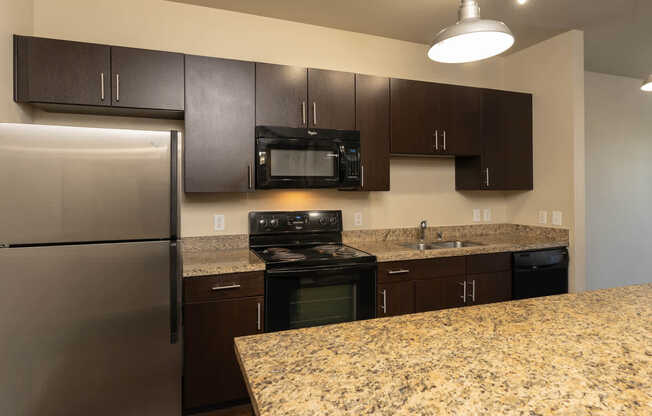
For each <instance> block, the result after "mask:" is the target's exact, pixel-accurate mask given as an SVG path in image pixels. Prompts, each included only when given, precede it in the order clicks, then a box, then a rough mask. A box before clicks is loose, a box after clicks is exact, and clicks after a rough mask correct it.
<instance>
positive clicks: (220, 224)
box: [213, 214, 224, 231]
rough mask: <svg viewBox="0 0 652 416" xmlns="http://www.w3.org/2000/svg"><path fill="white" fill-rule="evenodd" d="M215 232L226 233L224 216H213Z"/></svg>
mask: <svg viewBox="0 0 652 416" xmlns="http://www.w3.org/2000/svg"><path fill="white" fill-rule="evenodd" d="M213 231H224V215H222V214H215V215H214V216H213Z"/></svg>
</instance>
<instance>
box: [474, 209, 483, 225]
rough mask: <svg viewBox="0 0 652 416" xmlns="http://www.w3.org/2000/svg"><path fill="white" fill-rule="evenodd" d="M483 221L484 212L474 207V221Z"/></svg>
mask: <svg viewBox="0 0 652 416" xmlns="http://www.w3.org/2000/svg"><path fill="white" fill-rule="evenodd" d="M480 221H482V214H481V213H480V209H478V208H474V209H473V222H480Z"/></svg>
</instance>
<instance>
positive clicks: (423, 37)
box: [172, 0, 652, 78]
mask: <svg viewBox="0 0 652 416" xmlns="http://www.w3.org/2000/svg"><path fill="white" fill-rule="evenodd" d="M172 1H177V2H179V3H188V4H195V5H201V6H208V7H214V8H218V9H226V10H232V11H238V12H243V13H250V14H255V15H260V16H267V17H275V18H279V19H285V20H291V21H296V22H303V23H309V24H314V25H318V26H325V27H332V28H338V29H344V30H350V31H354V32H361V33H368V34H373V35H379V36H384V37H389V38H394V39H401V40H407V41H411V42H418V43H426V44H427V43H429V42H430V40H431V39H432V38H433V37H434V35H435V34H436V33H437V32H438V31H439V30H440V29H442V28H444V27H445V26H447V25H450V24H452V23H454V22H455V21H456V20H457V8H458V5H459V1H458V0H172ZM480 7H481V9H482V17H484V18H492V19H497V20H502V21H504V22H505V23H507V25H508V26H509V27H510V28H511V29H512V31H513V32H514V35H515V36H516V44H515V46H514V47H513V48H512V49H511V50H510V51H509V52H514V51H516V50H519V49H522V48H526V47H528V46H530V45H532V44H534V43H537V42H540V41H542V40H544V39H547V38H550V37H552V36H555V35H557V34H559V33H563V32H565V31H568V30H570V29H582V30H584V32H585V64H586V69H587V70H589V71H595V72H604V73H610V74H616V75H623V76H629V77H633V78H647V76H648V75H649V74H650V73H652V0H528V2H527V3H526V4H525V5H519V4H518V3H517V2H516V0H480Z"/></svg>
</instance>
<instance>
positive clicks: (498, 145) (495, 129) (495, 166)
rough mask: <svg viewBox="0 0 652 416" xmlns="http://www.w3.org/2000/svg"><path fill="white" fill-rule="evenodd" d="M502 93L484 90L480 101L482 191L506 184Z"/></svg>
mask: <svg viewBox="0 0 652 416" xmlns="http://www.w3.org/2000/svg"><path fill="white" fill-rule="evenodd" d="M503 97H504V92H503V91H494V90H486V91H485V92H484V93H483V100H482V113H483V123H482V137H483V143H482V163H481V174H480V178H481V182H480V187H481V188H482V189H503V188H504V187H505V184H506V181H505V179H506V174H507V172H506V169H505V167H506V166H505V165H506V163H507V162H508V159H507V158H508V152H507V140H506V137H505V133H506V131H505V121H506V120H505V119H504V115H503V114H504V109H503Z"/></svg>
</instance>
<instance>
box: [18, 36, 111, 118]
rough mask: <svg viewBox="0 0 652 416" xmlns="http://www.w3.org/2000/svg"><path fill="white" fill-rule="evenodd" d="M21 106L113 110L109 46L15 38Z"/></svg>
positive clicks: (23, 37) (22, 37) (24, 37)
mask: <svg viewBox="0 0 652 416" xmlns="http://www.w3.org/2000/svg"><path fill="white" fill-rule="evenodd" d="M14 56H15V62H14V65H15V71H14V99H15V100H16V101H17V102H33V103H55V104H75V105H93V106H109V105H111V97H110V96H109V94H110V89H109V88H110V85H111V80H110V79H111V77H110V68H111V66H110V60H111V49H110V47H109V46H104V45H96V44H92V43H81V42H70V41H64V40H55V39H43V38H34V37H28V36H14Z"/></svg>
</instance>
